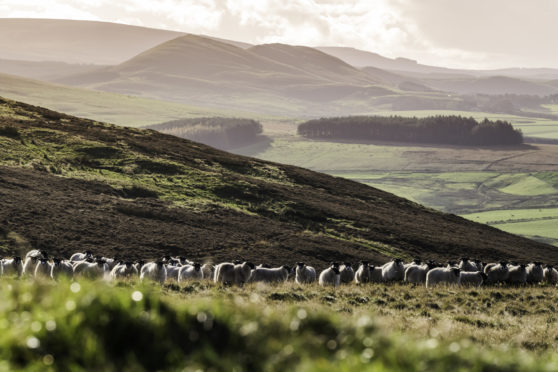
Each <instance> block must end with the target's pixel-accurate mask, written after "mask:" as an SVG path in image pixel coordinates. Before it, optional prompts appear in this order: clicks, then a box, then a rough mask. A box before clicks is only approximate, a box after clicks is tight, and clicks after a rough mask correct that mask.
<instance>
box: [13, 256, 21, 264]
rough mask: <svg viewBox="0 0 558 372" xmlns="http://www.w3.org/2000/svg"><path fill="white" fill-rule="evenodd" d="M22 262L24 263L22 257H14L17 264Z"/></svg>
mask: <svg viewBox="0 0 558 372" xmlns="http://www.w3.org/2000/svg"><path fill="white" fill-rule="evenodd" d="M21 261H22V259H21V257H19V256H15V257H14V262H15V263H21Z"/></svg>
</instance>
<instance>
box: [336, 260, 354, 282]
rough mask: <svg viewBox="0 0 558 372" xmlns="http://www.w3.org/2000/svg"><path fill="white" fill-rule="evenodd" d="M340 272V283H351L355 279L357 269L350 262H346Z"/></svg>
mask: <svg viewBox="0 0 558 372" xmlns="http://www.w3.org/2000/svg"><path fill="white" fill-rule="evenodd" d="M339 273H340V274H339V281H340V283H343V284H349V283H350V282H352V281H353V280H354V279H355V271H354V270H353V268H352V267H351V264H350V263H348V262H345V264H344V265H343V267H342V268H341V270H340V271H339Z"/></svg>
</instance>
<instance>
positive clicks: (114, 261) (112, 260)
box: [101, 257, 121, 271]
mask: <svg viewBox="0 0 558 372" xmlns="http://www.w3.org/2000/svg"><path fill="white" fill-rule="evenodd" d="M101 260H103V261H105V263H106V264H107V267H108V271H111V270H112V269H114V267H115V266H116V265H117V264H118V263H119V262H121V261H120V260H118V259H117V258H116V257H115V258H107V257H101Z"/></svg>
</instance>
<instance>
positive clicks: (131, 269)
mask: <svg viewBox="0 0 558 372" xmlns="http://www.w3.org/2000/svg"><path fill="white" fill-rule="evenodd" d="M137 276H138V269H137V268H136V267H135V266H134V265H133V264H132V263H131V262H122V261H121V262H120V263H118V264H116V266H114V267H113V268H112V270H111V271H110V278H111V279H113V280H115V279H128V278H135V277H137Z"/></svg>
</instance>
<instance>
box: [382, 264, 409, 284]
mask: <svg viewBox="0 0 558 372" xmlns="http://www.w3.org/2000/svg"><path fill="white" fill-rule="evenodd" d="M404 278H405V268H404V267H403V262H402V261H401V259H399V258H396V259H394V260H392V261H390V262H388V263H386V264H384V265H383V266H382V281H384V282H395V281H399V282H400V281H403V279H404Z"/></svg>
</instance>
